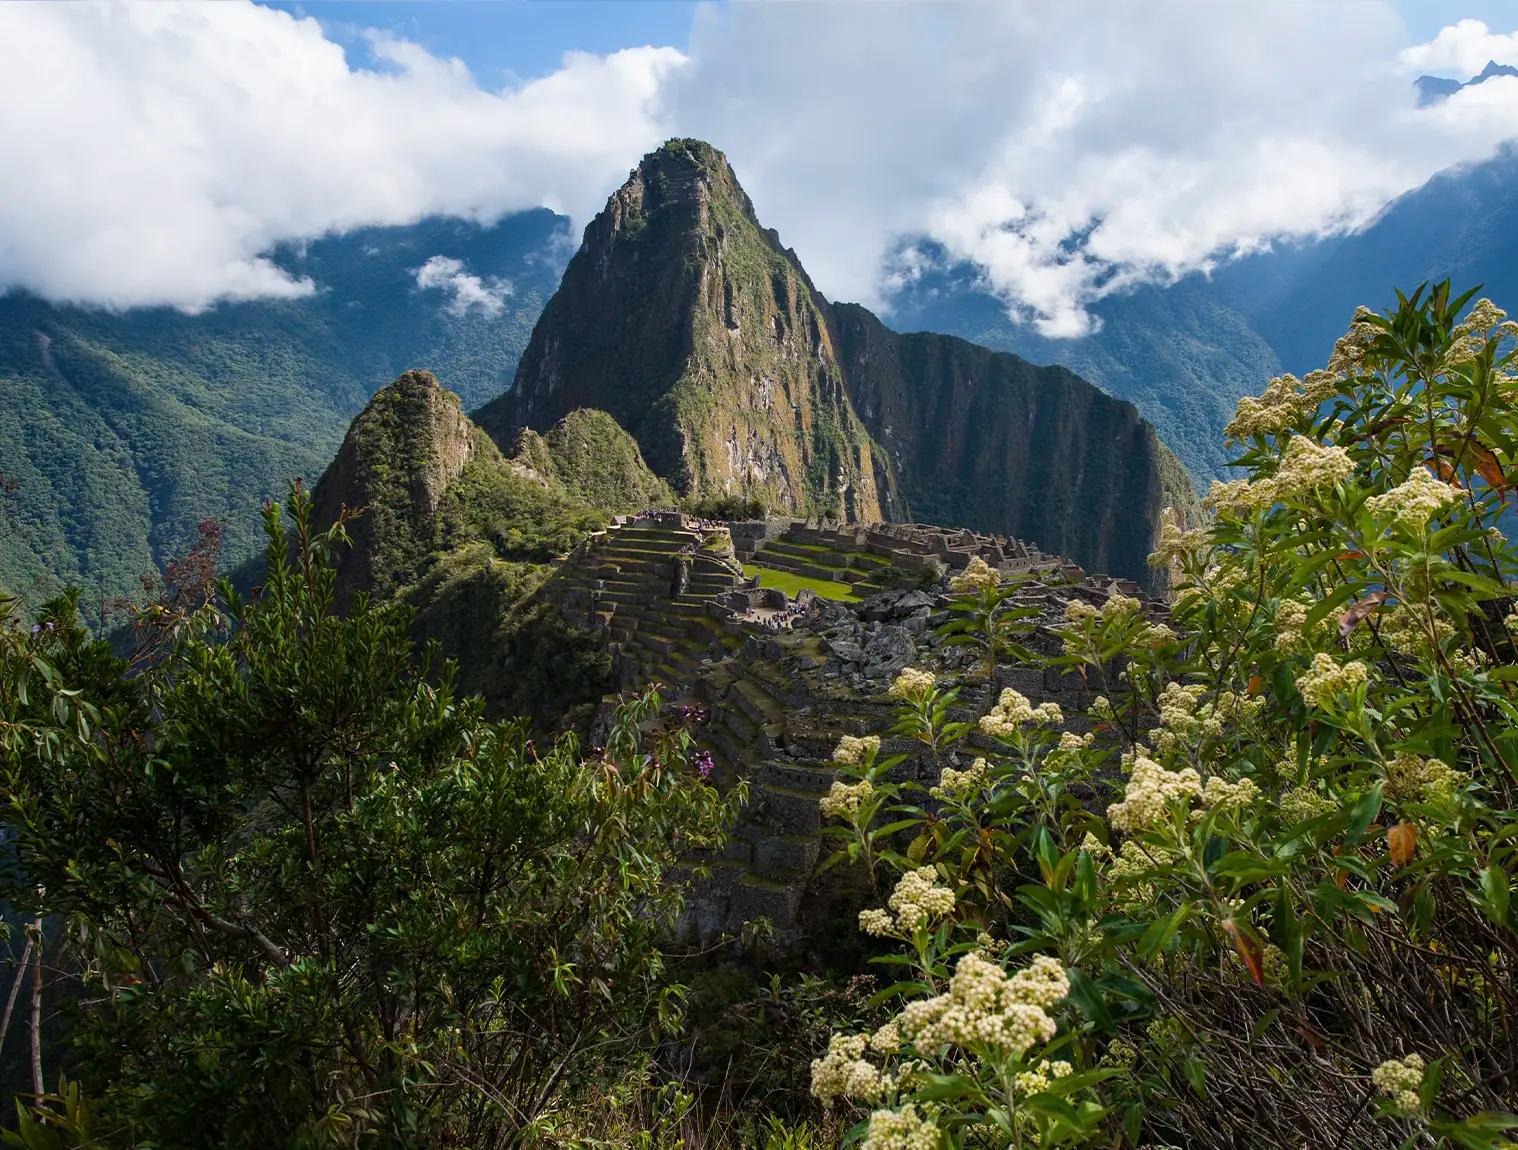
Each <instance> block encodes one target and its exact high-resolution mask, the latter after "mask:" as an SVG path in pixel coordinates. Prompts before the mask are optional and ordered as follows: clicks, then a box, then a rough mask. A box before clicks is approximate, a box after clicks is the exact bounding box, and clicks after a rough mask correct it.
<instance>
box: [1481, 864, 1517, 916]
mask: <svg viewBox="0 0 1518 1150" xmlns="http://www.w3.org/2000/svg"><path fill="white" fill-rule="evenodd" d="M1480 877H1481V895H1482V908H1481V909H1482V910H1484V911H1486V913H1487V917H1488V918H1490V919H1491V920H1492V921H1493V922H1494V923H1496V924H1497V925H1498V926H1501V925H1503V924H1504V923H1506V921H1507V904H1508V894H1509V889H1510V888H1509V884H1508V877H1507V871H1505V870H1503V869H1502V868H1501V867H1500V866H1496V865H1488V866H1484V867H1482V868H1481V876H1480Z"/></svg>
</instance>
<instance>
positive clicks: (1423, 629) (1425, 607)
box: [1376, 580, 1456, 656]
mask: <svg viewBox="0 0 1518 1150" xmlns="http://www.w3.org/2000/svg"><path fill="white" fill-rule="evenodd" d="M1411 586H1412V581H1411V580H1409V581H1408V582H1407V583H1405V584H1404V585H1403V590H1404V591H1409V590H1410V589H1411ZM1376 630H1377V631H1378V632H1379V633H1380V636H1381V642H1383V643H1384V644H1386V646H1388V647H1390V648H1391V649H1392V650H1393V651H1398V652H1400V653H1401V654H1404V655H1412V656H1418V655H1425V656H1426V655H1429V654H1431V653H1432V649H1433V648H1434V647H1443V646H1444V644H1445V642H1446V641H1447V640H1449V639H1451V638H1453V637H1454V635H1455V633H1456V632H1455V625H1454V624H1453V623H1451V622H1450V620H1449V619H1448V617H1446V616H1445V614H1444V613H1443V612H1442V611H1441V610H1439V607H1438V605H1437V604H1435V603H1428V602H1426V601H1424V602H1420V603H1419V604H1418V605H1417V606H1411V605H1409V604H1407V603H1398V604H1397V605H1396V606H1394V607H1392V608H1391V609H1390V610H1389V611H1383V612H1382V613H1381V616H1380V618H1379V620H1378V621H1377V624H1376Z"/></svg>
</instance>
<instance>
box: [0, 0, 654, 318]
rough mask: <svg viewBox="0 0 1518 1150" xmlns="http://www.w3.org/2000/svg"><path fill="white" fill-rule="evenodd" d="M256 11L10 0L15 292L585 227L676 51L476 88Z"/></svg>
mask: <svg viewBox="0 0 1518 1150" xmlns="http://www.w3.org/2000/svg"><path fill="white" fill-rule="evenodd" d="M368 42H369V45H370V50H371V51H372V53H373V54H374V56H375V58H376V60H377V61H378V62H379V64H378V66H377V67H375V68H373V69H361V68H355V67H353V66H351V65H350V63H349V62H348V60H347V59H346V58H345V56H344V53H343V50H342V48H341V47H340V46H339V45H338V44H336V43H334V42H333V41H331V40H329V39H327V38H326V36H325V35H324V34H323V32H322V29H321V28H320V26H319V25H318V24H317V23H316V22H315V21H314V20H309V19H306V20H302V19H296V18H294V17H292V16H290V15H288V14H287V13H284V12H280V11H275V10H272V9H269V8H263V7H256V6H254V5H252V4H246V3H219V4H114V3H106V4H6V5H0V154H3V155H4V157H5V162H4V164H3V165H0V290H3V289H4V288H5V287H8V286H17V285H19V286H23V287H27V288H30V289H32V290H35V291H37V292H40V293H42V294H44V295H47V296H49V297H51V298H54V299H63V300H80V301H87V302H92V303H100V304H105V305H108V306H115V307H126V306H131V305H137V304H162V303H166V304H174V305H177V306H181V307H188V308H196V307H201V306H204V305H206V304H208V303H210V302H213V301H215V300H217V299H238V298H246V297H251V296H260V295H276V296H277V295H285V296H290V295H300V294H303V293H306V292H309V291H311V290H312V285H311V284H310V283H309V281H306V280H302V279H294V278H291V277H289V276H287V275H285V274H284V273H283V272H282V271H281V270H280V269H279V268H277V267H275V266H274V265H273V264H271V263H269V262H268V261H267V260H264V259H262V258H260V254H259V253H261V252H265V251H267V250H269V248H270V247H271V245H272V244H273V243H275V242H276V241H278V240H281V239H285V238H290V237H297V236H315V235H320V234H323V233H325V232H329V231H334V230H344V229H348V228H352V227H356V226H359V225H364V224H395V223H406V222H410V221H413V220H415V219H417V218H419V217H420V216H422V215H425V214H430V213H444V214H452V215H459V216H467V217H474V218H490V217H494V216H497V215H500V214H502V213H504V212H506V211H512V210H516V209H521V208H528V207H534V206H537V205H544V206H547V207H551V208H554V209H556V210H560V211H565V212H568V213H570V214H572V215H574V216H575V217H576V218H578V219H580V220H584V219H585V218H587V217H588V215H589V214H591V213H593V212H594V211H595V210H596V209H597V208H598V207H599V206H600V203H601V201H602V200H603V199H604V198H605V196H606V194H607V193H608V192H609V191H610V190H611V189H612V188H613V187H615V186H616V184H617V182H618V180H619V178H620V177H621V176H622V175H623V174H624V173H625V171H626V169H627V166H628V164H629V156H632V157H634V158H636V155H637V154H638V153H639V152H640V151H641V150H643V149H645V148H647V147H650V146H652V145H654V144H656V143H657V142H658V140H659V139H660V138H661V135H662V128H661V127H660V125H659V122H658V104H659V96H660V90H661V86H662V84H663V83H664V81H665V80H666V79H667V77H668V76H669V74H670V73H671V72H672V71H673V70H675V69H677V68H678V67H679V66H680V64H681V62H682V59H683V57H682V56H681V54H680V53H679V52H676V51H674V50H673V49H668V48H637V49H631V50H628V51H623V52H618V53H615V54H613V55H610V56H605V57H599V56H591V55H586V54H582V53H571V54H569V55H567V56H566V57H565V59H564V62H563V66H562V67H561V68H560V69H559V70H558V71H556V72H554V73H553V74H551V75H549V76H546V77H544V78H542V79H539V80H535V81H532V82H530V83H526V84H523V85H520V86H517V87H515V88H512V89H510V90H505V91H500V92H490V91H485V90H482V89H481V88H479V87H478V86H477V85H476V84H475V82H474V81H473V79H472V78H471V77H470V75H469V72H468V70H467V69H466V68H465V67H464V66H463V65H462V64H461V63H459V62H458V61H453V60H439V59H436V58H435V57H432V56H430V55H428V54H427V53H426V52H425V51H423V50H422V49H420V48H418V47H417V46H416V45H414V44H409V43H407V42H405V41H402V40H396V39H394V38H392V37H386V36H381V35H371V36H370V38H369V41H368Z"/></svg>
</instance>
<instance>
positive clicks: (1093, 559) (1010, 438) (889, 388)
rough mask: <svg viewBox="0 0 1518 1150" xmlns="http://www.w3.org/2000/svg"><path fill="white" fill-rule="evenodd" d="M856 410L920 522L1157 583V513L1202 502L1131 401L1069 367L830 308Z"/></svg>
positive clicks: (854, 309) (847, 307)
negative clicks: (1010, 540)
mask: <svg viewBox="0 0 1518 1150" xmlns="http://www.w3.org/2000/svg"><path fill="white" fill-rule="evenodd" d="M831 314H832V318H833V323H834V327H835V332H836V335H837V339H836V346H837V347H838V349H839V354H840V357H841V364H842V368H843V372H844V376H845V378H846V379H848V381H849V393H850V396H851V398H852V399H853V402H854V407H855V410H856V411H858V412H859V415H860V417H861V418H862V419H863V420H864V423H865V426H866V427H867V428H869V430H870V434H871V435H872V436H873V437H874V438H875V441H876V442H877V443H878V444H879V445H880V447H881V449H882V450H883V452H884V454H885V455H886V457H887V458H888V459H889V460H890V462H891V464H892V466H893V467H894V468H895V470H896V478H897V482H898V484H899V487H900V490H901V492H902V494H903V495H904V496H905V498H906V500H907V502H908V503H909V504H910V505H911V508H912V513H913V515H914V517H915V518H917V519H919V520H922V521H924V522H929V523H942V524H954V525H956V526H962V527H968V528H972V529H974V530H978V531H988V532H995V533H997V534H1001V535H1011V536H1014V537H1016V538H1018V539H1025V540H1028V541H1029V542H1031V543H1035V544H1037V545H1038V546H1039V547H1040V548H1043V549H1044V550H1046V551H1050V552H1053V553H1055V554H1059V555H1067V556H1069V557H1070V558H1071V559H1073V560H1074V561H1075V562H1077V563H1079V564H1080V565H1081V566H1083V567H1086V568H1088V569H1093V570H1098V571H1112V572H1116V573H1119V574H1122V575H1126V576H1129V577H1132V578H1136V579H1141V580H1144V581H1146V582H1147V574H1148V573H1147V571H1146V566H1145V565H1146V561H1147V558H1148V555H1149V553H1150V551H1152V550H1153V542H1154V536H1155V529H1156V523H1157V518H1158V514H1159V512H1160V511H1161V510H1162V509H1163V508H1165V507H1169V506H1176V507H1180V508H1182V509H1184V508H1187V507H1189V506H1190V505H1191V504H1192V503H1194V501H1195V494H1194V492H1193V491H1192V488H1191V481H1190V479H1189V477H1188V476H1187V475H1186V473H1185V470H1184V468H1182V467H1181V465H1180V463H1179V462H1178V461H1177V460H1176V459H1175V457H1174V456H1173V455H1171V453H1170V451H1169V450H1168V449H1167V448H1166V447H1165V446H1164V444H1162V443H1161V442H1160V441H1159V438H1158V437H1157V436H1156V435H1155V433H1154V428H1153V427H1151V426H1150V425H1149V423H1148V422H1147V421H1145V420H1144V419H1143V418H1142V417H1141V416H1140V415H1139V413H1138V410H1137V409H1136V408H1134V406H1133V405H1132V404H1131V403H1128V402H1126V401H1124V400H1120V399H1114V398H1113V397H1112V396H1110V395H1108V394H1107V393H1106V392H1103V391H1099V390H1098V389H1097V388H1095V387H1093V386H1091V385H1090V384H1089V383H1087V382H1086V381H1085V380H1083V379H1081V378H1080V377H1079V376H1076V375H1074V374H1073V373H1071V372H1069V371H1067V370H1066V369H1064V368H1062V367H1035V366H1034V365H1033V364H1031V363H1028V362H1027V361H1026V360H1023V359H1019V358H1018V357H1017V356H1015V355H1008V354H1006V353H1004V352H994V351H990V350H988V349H986V348H983V347H980V346H978V345H976V344H973V343H970V342H968V341H967V340H963V339H958V338H956V337H954V336H946V335H933V334H930V333H926V332H915V333H912V334H909V335H899V334H897V333H896V332H893V331H891V330H890V329H889V328H887V327H886V326H885V325H884V324H882V323H881V322H880V321H879V320H878V319H876V318H875V316H874V315H872V314H871V313H870V312H868V311H866V310H865V309H864V308H862V307H859V306H858V305H856V304H838V305H835V306H834V307H833V308H832V310H831Z"/></svg>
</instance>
